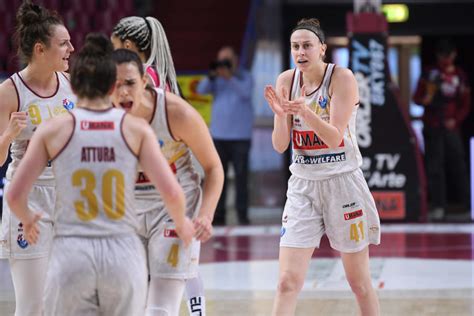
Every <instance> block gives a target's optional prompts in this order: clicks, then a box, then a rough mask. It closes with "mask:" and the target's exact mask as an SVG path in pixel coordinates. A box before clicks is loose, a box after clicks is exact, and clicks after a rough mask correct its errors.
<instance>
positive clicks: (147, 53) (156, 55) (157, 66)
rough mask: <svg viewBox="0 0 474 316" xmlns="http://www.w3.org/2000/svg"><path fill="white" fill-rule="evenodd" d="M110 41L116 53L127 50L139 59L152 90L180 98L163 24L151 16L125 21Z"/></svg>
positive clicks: (117, 26) (127, 18) (122, 21)
mask: <svg viewBox="0 0 474 316" xmlns="http://www.w3.org/2000/svg"><path fill="white" fill-rule="evenodd" d="M111 40H112V43H113V44H114V47H115V49H118V48H126V49H129V50H132V51H134V52H136V53H137V54H138V56H140V59H141V60H142V62H143V63H144V67H145V70H146V73H147V75H148V76H147V80H148V82H149V83H150V84H151V85H152V86H155V87H159V88H161V89H165V90H167V91H171V92H173V93H174V94H177V95H180V92H179V87H178V82H177V80H176V71H175V69H174V63H173V58H172V57H171V51H170V48H169V44H168V39H167V38H166V33H165V30H164V29H163V26H162V25H161V23H160V21H158V20H157V19H155V18H154V17H150V16H149V17H146V18H142V17H138V16H129V17H125V18H122V19H121V20H120V21H119V22H118V23H117V25H116V26H115V27H114V29H113V31H112V36H111ZM162 78H166V80H165V79H163V80H162Z"/></svg>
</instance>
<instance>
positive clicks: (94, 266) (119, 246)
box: [44, 234, 148, 316]
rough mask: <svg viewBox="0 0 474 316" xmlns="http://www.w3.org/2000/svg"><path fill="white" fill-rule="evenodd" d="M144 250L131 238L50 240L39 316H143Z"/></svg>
mask: <svg viewBox="0 0 474 316" xmlns="http://www.w3.org/2000/svg"><path fill="white" fill-rule="evenodd" d="M147 288H148V272H147V268H146V257H145V249H144V248H143V244H142V242H141V241H140V238H139V237H138V236H137V235H135V234H130V235H122V236H113V237H102V238H91V237H55V238H54V240H53V244H52V248H51V257H50V259H49V265H48V272H47V274H46V286H45V293H44V315H51V316H56V315H58V316H60V315H61V316H62V315H78V316H79V315H110V316H119V315H120V316H128V315H145V308H146V298H147Z"/></svg>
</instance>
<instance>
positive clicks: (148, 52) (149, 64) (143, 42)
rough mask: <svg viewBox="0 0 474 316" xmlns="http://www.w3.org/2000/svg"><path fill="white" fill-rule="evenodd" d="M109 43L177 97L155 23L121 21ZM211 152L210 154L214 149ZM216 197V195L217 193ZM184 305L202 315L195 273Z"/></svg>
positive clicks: (207, 212) (166, 52)
mask: <svg viewBox="0 0 474 316" xmlns="http://www.w3.org/2000/svg"><path fill="white" fill-rule="evenodd" d="M111 39H112V43H113V44H114V47H115V49H117V48H126V49H129V50H132V51H134V52H136V53H137V54H138V55H139V56H140V59H141V61H142V63H143V64H144V67H145V71H146V74H147V76H146V78H147V81H148V83H150V84H151V85H152V86H154V87H159V88H161V89H164V90H166V91H171V92H172V93H174V94H176V95H181V93H180V90H179V86H178V82H177V79H176V71H175V68H174V63H173V58H172V56H171V51H170V48H169V44H168V39H167V37H166V33H165V31H164V29H163V26H162V25H161V23H160V22H159V21H158V20H157V19H155V18H153V17H146V18H142V17H137V16H130V17H125V18H123V19H121V20H120V21H119V22H118V23H117V25H116V26H115V27H114V29H113V31H112V37H111ZM212 149H213V150H214V146H213V147H212ZM196 167H197V169H199V170H198V171H199V174H200V175H202V176H204V181H205V182H210V181H214V180H212V179H209V177H208V176H209V174H208V173H205V172H204V174H203V170H202V169H201V167H202V166H199V165H197V164H196ZM219 190H221V189H219ZM214 194H217V192H214V191H213V192H209V191H206V190H204V196H203V207H202V209H203V210H204V207H205V206H207V205H208V203H207V200H208V196H213V195H214ZM218 194H219V195H220V191H219V193H218ZM214 212H215V206H212V209H206V210H204V211H201V212H200V213H199V214H200V215H199V216H200V217H202V218H204V217H206V216H207V215H210V218H211V222H212V219H213V217H214ZM192 247H194V248H196V251H199V247H200V244H199V241H196V242H195V243H194V244H193V246H192ZM186 301H187V306H188V311H189V314H190V315H200V316H205V315H206V304H205V298H204V286H203V282H202V280H201V277H200V275H199V272H198V275H197V276H196V277H193V278H190V279H187V280H186Z"/></svg>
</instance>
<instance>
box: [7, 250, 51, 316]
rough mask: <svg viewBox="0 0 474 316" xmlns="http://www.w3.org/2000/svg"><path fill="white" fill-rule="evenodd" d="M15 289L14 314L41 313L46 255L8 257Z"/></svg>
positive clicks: (46, 264) (17, 315)
mask: <svg viewBox="0 0 474 316" xmlns="http://www.w3.org/2000/svg"><path fill="white" fill-rule="evenodd" d="M9 261H10V269H11V274H12V279H13V286H14V290H15V297H16V298H18V299H16V306H15V316H30V315H31V316H33V315H34V316H37V315H38V316H39V315H42V307H43V293H44V285H45V279H46V273H45V271H46V269H47V266H48V257H42V258H36V259H10V260H9Z"/></svg>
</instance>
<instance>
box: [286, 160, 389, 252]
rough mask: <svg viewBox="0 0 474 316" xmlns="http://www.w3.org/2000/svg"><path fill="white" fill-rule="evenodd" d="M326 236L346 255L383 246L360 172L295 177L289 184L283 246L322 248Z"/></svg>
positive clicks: (375, 215)
mask: <svg viewBox="0 0 474 316" xmlns="http://www.w3.org/2000/svg"><path fill="white" fill-rule="evenodd" d="M323 234H326V235H327V237H328V238H329V242H330V245H331V247H332V248H333V249H335V250H338V251H340V252H344V253H354V252H358V251H361V250H363V249H364V248H365V247H367V245H369V244H375V245H378V244H380V219H379V216H378V213H377V209H376V206H375V202H374V199H373V197H372V194H371V193H370V191H369V188H368V186H367V182H366V181H365V179H364V176H363V174H362V171H361V170H360V169H357V170H355V171H353V172H349V173H344V174H341V175H339V176H336V177H333V178H330V179H326V180H306V179H301V178H298V177H296V176H294V175H293V176H291V178H290V180H289V181H288V191H287V201H286V204H285V209H284V211H283V216H282V228H281V238H280V247H294V248H314V247H315V248H319V244H320V241H321V237H322V236H323Z"/></svg>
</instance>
